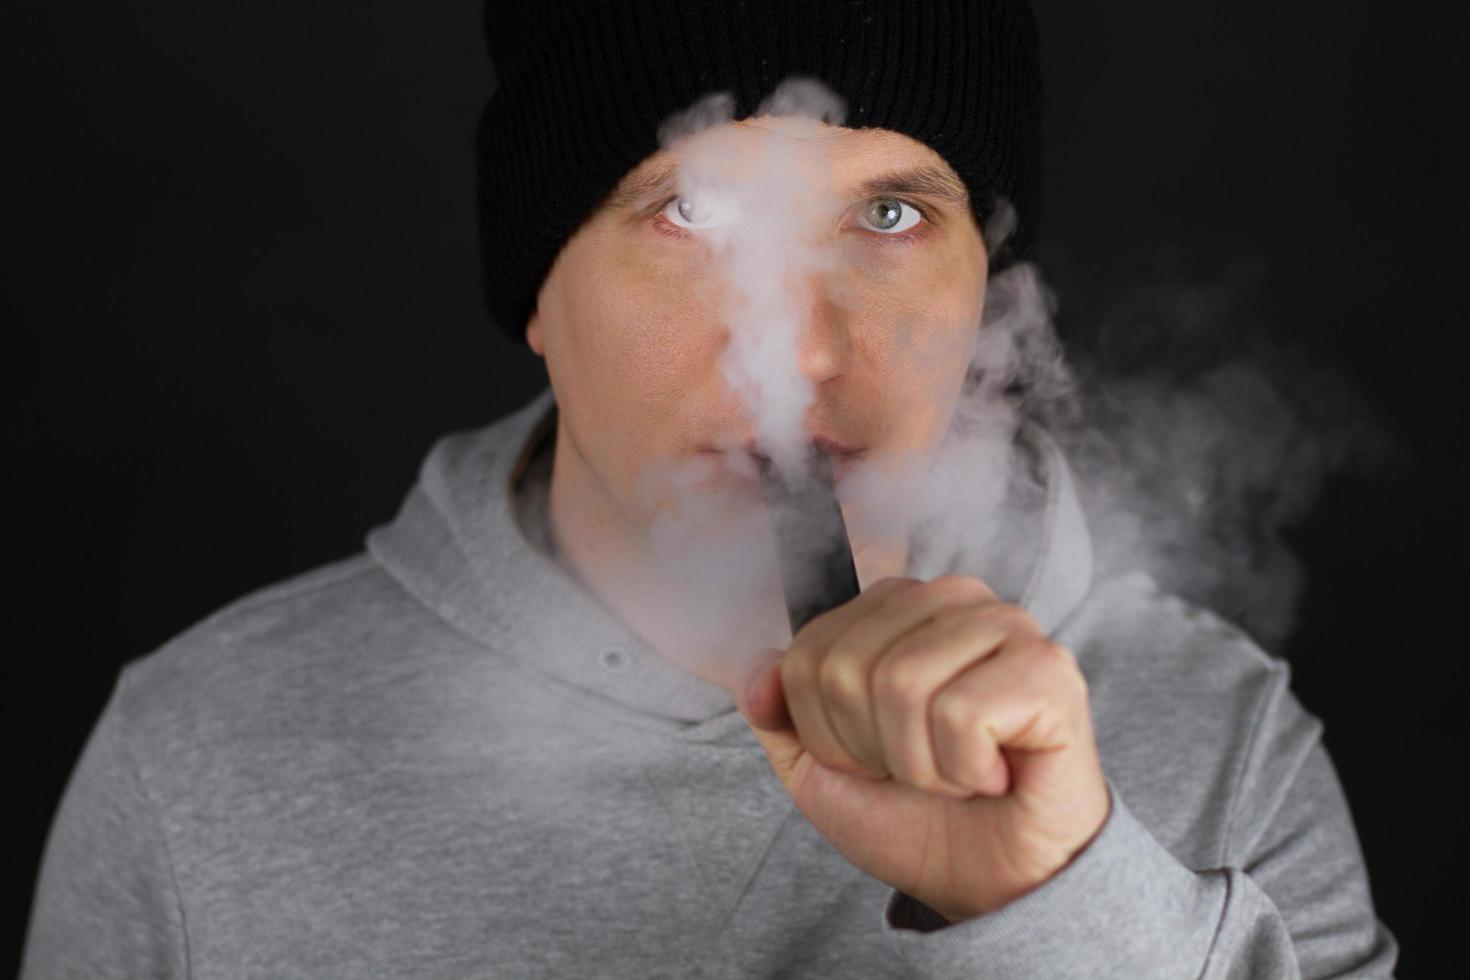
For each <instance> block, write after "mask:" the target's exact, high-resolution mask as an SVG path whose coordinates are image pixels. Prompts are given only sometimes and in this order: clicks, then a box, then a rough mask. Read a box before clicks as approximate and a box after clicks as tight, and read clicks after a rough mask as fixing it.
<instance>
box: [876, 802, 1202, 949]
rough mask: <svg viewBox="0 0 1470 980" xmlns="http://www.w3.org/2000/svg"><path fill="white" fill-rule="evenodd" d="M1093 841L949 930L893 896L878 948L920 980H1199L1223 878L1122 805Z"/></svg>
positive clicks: (940, 920) (918, 905)
mask: <svg viewBox="0 0 1470 980" xmlns="http://www.w3.org/2000/svg"><path fill="white" fill-rule="evenodd" d="M1108 789H1109V791H1110V792H1111V794H1112V801H1113V803H1112V812H1111V813H1110V814H1109V815H1108V819H1107V822H1106V823H1104V824H1103V827H1102V830H1100V831H1099V832H1098V835H1097V837H1095V838H1094V839H1093V841H1092V843H1091V844H1089V845H1088V846H1087V848H1086V849H1084V850H1083V851H1082V852H1081V853H1080V854H1078V855H1077V856H1076V858H1074V859H1073V860H1072V862H1071V863H1070V864H1068V865H1067V866H1066V867H1065V868H1063V869H1062V870H1061V871H1059V872H1057V874H1056V875H1054V876H1053V877H1052V878H1050V879H1048V880H1047V881H1046V882H1045V883H1044V884H1042V885H1041V886H1040V887H1038V888H1036V889H1035V890H1033V891H1030V892H1027V893H1026V894H1025V895H1022V896H1021V897H1020V898H1018V899H1016V900H1015V901H1013V902H1011V903H1010V904H1008V905H1006V906H1004V907H1003V908H999V909H996V910H995V911H994V912H990V913H988V914H986V915H982V916H978V917H976V918H973V919H967V920H965V921H963V922H957V923H953V924H948V923H946V921H945V920H944V919H943V918H942V917H940V916H939V915H937V914H936V913H935V912H934V911H933V910H932V909H930V908H928V906H926V905H924V904H923V903H922V902H919V901H917V900H915V899H913V898H911V897H909V896H907V895H903V894H902V893H900V892H894V893H893V894H892V895H891V896H890V897H889V900H888V902H887V904H886V906H885V907H884V909H883V918H882V924H881V928H882V930H883V933H884V941H885V942H886V943H887V944H888V945H889V947H890V948H891V949H893V951H894V952H896V953H897V954H898V955H899V957H900V958H902V960H903V961H904V962H906V963H907V964H908V965H909V966H911V967H912V968H913V969H914V971H915V973H916V974H918V975H922V976H925V977H976V976H981V975H984V976H987V977H1018V978H1021V977H1025V978H1034V977H1048V978H1066V977H1078V978H1095V977H1099V976H1195V975H1196V974H1198V973H1199V971H1200V969H1201V968H1202V966H1203V964H1204V963H1205V961H1206V958H1207V957H1208V955H1209V951H1210V946H1211V942H1212V940H1213V938H1214V935H1215V930H1216V927H1217V925H1218V923H1219V922H1220V918H1221V915H1222V914H1223V911H1224V905H1225V899H1226V895H1227V880H1226V876H1225V874H1224V873H1223V872H1220V871H1207V872H1201V873H1196V872H1194V871H1191V870H1190V869H1188V868H1186V867H1185V866H1184V865H1182V864H1180V863H1179V862H1178V861H1177V860H1176V859H1175V858H1174V856H1173V855H1172V854H1170V853H1169V852H1168V851H1167V850H1166V849H1165V848H1164V846H1163V845H1162V844H1160V843H1159V842H1158V841H1157V840H1155V839H1154V837H1153V835H1152V834H1150V833H1149V832H1148V830H1147V828H1145V827H1144V826H1143V825H1142V824H1141V823H1139V822H1138V820H1137V819H1136V818H1135V817H1134V816H1133V814H1132V812H1131V811H1130V810H1129V809H1128V807H1127V806H1126V805H1125V804H1124V802H1123V798H1122V797H1121V796H1120V795H1119V793H1118V791H1117V788H1116V787H1114V786H1113V785H1112V783H1111V781H1110V782H1109V784H1108Z"/></svg>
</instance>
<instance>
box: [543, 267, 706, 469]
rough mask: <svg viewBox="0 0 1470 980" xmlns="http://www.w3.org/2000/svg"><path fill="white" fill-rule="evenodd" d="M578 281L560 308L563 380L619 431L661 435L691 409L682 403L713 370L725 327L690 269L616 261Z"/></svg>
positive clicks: (650, 438) (651, 439) (652, 439)
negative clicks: (681, 272)
mask: <svg viewBox="0 0 1470 980" xmlns="http://www.w3.org/2000/svg"><path fill="white" fill-rule="evenodd" d="M610 254H616V253H610ZM574 282H575V285H572V286H571V288H568V289H566V290H565V291H564V296H563V303H562V304H561V309H560V311H559V315H560V316H561V317H562V319H563V321H564V322H563V323H562V324H561V326H562V328H563V329H562V330H561V331H560V333H561V338H560V339H561V340H562V341H563V342H562V344H561V345H560V349H559V350H556V351H555V352H554V354H555V357H556V359H557V362H558V363H557V367H558V368H561V369H562V370H561V371H559V373H560V374H562V375H563V376H564V377H563V379H562V380H563V384H562V385H561V387H563V388H564V389H565V390H566V391H567V393H568V395H569V396H570V397H577V398H580V399H582V400H585V401H586V402H587V403H588V406H590V407H591V408H592V409H594V411H593V412H592V413H591V416H592V417H593V418H594V419H600V420H601V424H602V425H604V426H605V427H607V428H613V427H616V428H617V429H618V430H619V431H618V432H617V433H616V437H618V438H626V439H628V440H630V441H637V440H640V439H643V440H647V442H646V443H645V445H651V444H654V443H656V442H657V433H658V432H660V431H661V430H667V429H670V428H674V427H676V426H677V424H678V423H677V420H678V419H679V418H681V417H684V416H687V415H689V414H690V412H689V411H688V409H687V406H683V405H681V403H682V402H683V401H685V400H687V399H688V398H690V397H692V393H694V392H696V391H698V390H699V386H700V383H699V379H703V378H705V377H707V376H709V375H710V374H711V372H712V371H713V369H714V368H713V366H714V364H715V362H716V358H717V355H718V351H719V349H720V348H721V346H722V345H723V342H724V339H723V327H721V326H720V324H719V320H718V318H717V317H715V316H713V315H712V314H711V312H710V309H711V307H710V306H709V305H708V303H707V302H706V301H704V300H703V298H702V297H701V295H700V294H699V290H698V289H696V288H694V287H692V286H691V285H690V284H689V279H688V277H684V276H676V275H669V274H667V272H666V270H661V269H658V268H655V267H652V266H650V265H649V264H647V263H640V262H631V261H627V260H626V259H625V260H623V261H613V262H608V263H605V264H602V265H601V266H600V267H599V268H597V270H596V271H595V272H592V273H591V274H587V275H583V276H580V277H578V278H576V279H575V280H574ZM549 353H550V352H549ZM550 361H551V357H548V363H550Z"/></svg>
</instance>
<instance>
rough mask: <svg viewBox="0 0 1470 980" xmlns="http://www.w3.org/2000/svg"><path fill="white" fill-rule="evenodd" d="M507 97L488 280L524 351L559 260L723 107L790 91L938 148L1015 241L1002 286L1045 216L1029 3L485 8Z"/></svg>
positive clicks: (739, 111)
mask: <svg viewBox="0 0 1470 980" xmlns="http://www.w3.org/2000/svg"><path fill="white" fill-rule="evenodd" d="M485 31H486V39H487V41H488V44H489V48H490V56H491V60H492V62H493V64H494V67H495V71H496V75H497V78H498V81H499V87H498V88H497V89H496V90H495V92H494V94H493V95H492V96H491V97H490V100H489V102H488V104H487V105H486V106H485V111H484V113H483V115H482V116H481V119H480V129H479V136H478V153H479V161H478V162H479V212H480V214H479V217H480V253H481V262H482V266H481V276H482V283H483V286H484V290H485V298H486V303H487V306H488V308H489V311H490V315H491V316H492V317H493V318H494V320H495V322H496V323H497V324H498V325H499V326H500V327H501V329H503V330H505V331H506V333H507V334H508V335H510V336H511V337H512V338H514V339H515V340H517V341H519V342H522V343H524V341H525V328H526V324H527V322H528V321H529V319H530V316H531V314H532V312H533V311H534V310H535V306H536V294H537V293H538V292H539V291H540V288H541V283H542V281H543V280H544V279H545V277H546V274H547V272H548V271H549V270H550V268H551V264H552V262H553V260H554V259H555V258H556V255H557V253H558V252H559V251H560V250H561V247H562V245H563V244H564V243H565V242H566V240H567V239H568V238H570V237H571V235H572V234H573V232H575V231H576V230H577V228H578V226H579V225H581V223H582V222H583V221H584V220H586V218H587V217H588V216H590V215H591V214H592V213H593V212H594V211H595V210H596V209H597V207H598V206H599V205H600V204H601V203H602V201H603V200H604V199H605V198H606V197H607V195H608V194H609V193H610V192H611V191H612V190H613V188H614V187H616V186H617V184H618V182H619V181H621V180H622V178H623V176H624V175H625V174H627V173H628V171H630V170H632V169H633V168H634V167H636V166H638V164H639V163H641V162H642V161H643V160H645V159H646V158H647V157H648V156H650V155H651V154H653V153H654V152H656V151H657V150H658V149H659V139H658V133H659V126H660V124H661V123H662V122H664V120H665V119H666V118H668V117H669V116H671V115H673V114H675V113H678V112H681V111H683V110H685V109H687V108H688V107H690V106H691V105H693V104H694V103H695V102H697V101H698V100H700V99H701V98H703V97H705V96H707V95H709V94H711V93H715V92H728V93H729V94H730V96H731V97H732V99H733V101H734V109H735V113H734V118H735V119H743V118H746V117H748V116H749V115H751V114H752V113H754V112H755V110H756V108H757V107H758V106H759V105H760V104H761V103H762V101H764V100H765V99H766V97H767V96H769V95H770V94H771V92H772V91H773V90H774V89H775V88H776V87H777V85H779V84H780V83H781V82H782V81H783V80H785V79H787V78H789V77H792V76H805V77H809V78H814V79H816V80H818V81H820V82H822V83H823V84H825V85H826V86H827V87H828V88H830V89H831V90H832V91H834V92H836V93H837V94H838V95H839V96H841V97H842V98H843V99H844V100H846V102H847V117H846V120H845V121H844V125H846V126H849V127H853V128H862V127H870V126H874V127H881V128H883V129H890V130H893V131H895V132H899V133H903V134H904V135H906V136H909V137H911V138H913V139H915V140H918V141H919V142H921V143H924V144H925V145H927V146H929V147H931V148H932V149H933V150H934V151H935V152H937V153H938V154H939V155H940V156H942V157H943V158H944V159H945V160H946V161H947V162H948V163H949V165H950V166H951V167H953V168H954V170H955V173H957V174H958V175H959V177H960V179H961V180H963V181H964V182H965V185H966V187H967V188H968V189H969V192H970V201H971V207H972V211H973V213H974V215H975V218H976V221H977V222H978V223H979V225H980V227H982V228H984V227H986V225H987V223H989V222H990V221H991V219H992V218H994V217H995V216H996V215H997V213H998V212H999V211H1000V209H1002V208H1004V207H1005V206H1006V205H1007V204H1008V205H1009V206H1010V207H1012V208H1014V216H1013V217H1014V221H1015V227H1014V229H1013V230H1012V231H1011V233H1010V234H1009V235H1008V236H1007V237H1006V238H1005V241H1004V244H1003V246H1002V247H1001V248H1000V249H999V250H997V251H996V252H995V254H992V255H991V266H992V269H999V268H1001V267H1003V266H1005V265H1008V264H1010V263H1012V262H1014V261H1016V260H1017V259H1020V258H1024V257H1026V255H1027V254H1028V253H1029V251H1030V248H1031V246H1032V243H1033V240H1034V237H1035V234H1036V225H1037V218H1038V211H1039V205H1040V186H1039V184H1040V180H1039V178H1040V167H1041V72H1040V65H1039V56H1038V50H1037V37H1036V22H1035V17H1034V15H1033V14H1032V11H1031V8H1030V6H1029V4H1028V3H1027V2H1026V0H633V2H628V0H622V2H619V0H560V2H558V0H490V2H489V3H488V4H487V7H486V14H485Z"/></svg>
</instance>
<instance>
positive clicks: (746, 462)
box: [698, 438, 868, 489]
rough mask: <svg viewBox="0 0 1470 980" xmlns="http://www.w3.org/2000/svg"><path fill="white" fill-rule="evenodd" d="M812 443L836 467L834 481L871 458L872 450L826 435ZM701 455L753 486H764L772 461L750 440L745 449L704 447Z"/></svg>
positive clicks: (833, 474)
mask: <svg viewBox="0 0 1470 980" xmlns="http://www.w3.org/2000/svg"><path fill="white" fill-rule="evenodd" d="M811 445H813V446H815V447H816V448H817V449H819V450H821V452H822V453H823V454H824V455H825V456H826V457H827V461H828V463H829V464H830V466H831V469H832V481H833V483H841V482H842V480H843V478H844V477H845V476H846V475H847V474H849V473H851V472H852V470H853V469H854V468H855V467H856V466H857V465H858V464H860V463H861V462H862V461H863V460H864V459H865V458H866V457H867V453H868V451H867V449H865V448H857V447H852V446H847V445H844V444H842V443H839V442H836V441H834V440H830V439H823V438H817V439H813V440H812V442H811ZM698 455H699V457H700V458H701V459H705V460H708V461H709V462H711V463H713V464H716V465H718V466H719V467H720V468H721V469H722V470H723V471H724V472H725V473H728V474H730V475H731V476H732V477H733V478H735V479H736V480H737V481H738V482H740V483H742V484H746V485H748V486H749V487H750V488H752V489H758V488H759V487H760V473H761V467H762V466H764V465H765V464H766V463H768V462H769V461H770V457H769V456H767V455H766V454H765V453H762V452H760V451H759V450H757V449H756V448H755V444H754V443H747V444H746V445H745V447H744V448H742V449H736V450H725V449H716V448H714V447H712V446H707V447H705V448H703V449H701V450H700V451H699V454H698Z"/></svg>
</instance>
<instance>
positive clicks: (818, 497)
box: [760, 446, 861, 636]
mask: <svg viewBox="0 0 1470 980" xmlns="http://www.w3.org/2000/svg"><path fill="white" fill-rule="evenodd" d="M760 474H761V490H762V492H763V493H764V495H765V499H766V508H767V510H768V511H769V512H770V514H771V519H772V521H773V523H774V530H775V536H776V554H777V556H778V558H779V561H780V565H781V585H782V588H783V590H784V592H785V594H786V615H787V617H788V618H789V619H790V621H791V635H792V636H795V635H796V634H797V631H799V630H800V629H801V628H802V627H803V626H805V625H806V624H807V623H808V622H810V621H811V620H812V619H814V618H815V617H817V616H819V615H820V614H822V613H824V612H826V611H827V610H828V609H832V608H834V607H836V606H840V605H842V604H843V603H844V602H847V601H848V600H849V599H852V598H854V597H855V596H856V595H857V594H858V593H859V592H860V591H861V589H860V588H859V586H858V577H857V566H856V565H855V564H854V563H853V559H852V545H851V544H850V543H849V541H848V539H847V524H846V522H844V521H843V519H842V508H841V507H840V506H839V505H838V503H837V494H836V493H834V492H833V490H832V465H831V462H830V461H829V460H828V459H827V456H826V454H825V453H823V452H821V451H820V450H819V449H817V448H816V447H815V446H813V447H811V448H810V450H809V452H808V454H807V466H806V473H805V475H804V476H801V477H798V478H797V479H795V480H792V481H787V480H786V479H784V478H783V477H782V476H781V474H780V473H779V472H777V470H776V467H775V465H774V464H773V463H772V462H771V461H770V460H769V459H762V460H761V465H760Z"/></svg>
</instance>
